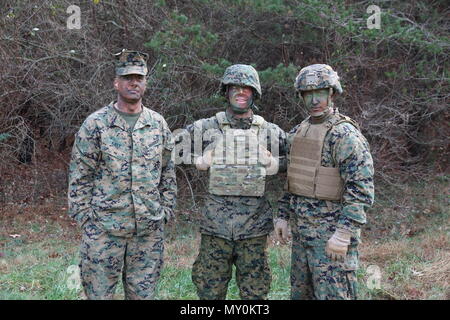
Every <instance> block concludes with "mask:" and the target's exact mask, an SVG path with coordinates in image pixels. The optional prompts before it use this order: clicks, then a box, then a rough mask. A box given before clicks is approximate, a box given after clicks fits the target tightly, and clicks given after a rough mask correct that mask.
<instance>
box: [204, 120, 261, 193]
mask: <svg viewBox="0 0 450 320" xmlns="http://www.w3.org/2000/svg"><path fill="white" fill-rule="evenodd" d="M216 118H217V121H218V122H219V126H220V129H221V130H222V133H223V134H222V137H221V139H219V140H218V142H217V144H216V146H215V148H214V150H213V153H212V163H211V167H210V169H209V170H210V171H209V192H210V193H212V194H215V195H222V196H224V195H226V196H253V197H260V196H262V195H264V191H265V186H266V169H265V167H264V166H263V165H262V164H261V163H260V161H258V151H259V147H258V146H259V129H260V128H261V127H262V126H263V125H264V124H265V120H264V118H262V117H260V116H257V115H254V116H253V122H252V124H251V127H250V129H247V130H243V129H232V128H231V123H230V122H229V121H228V119H227V117H226V115H225V112H219V113H217V114H216Z"/></svg>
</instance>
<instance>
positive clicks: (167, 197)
mask: <svg viewBox="0 0 450 320" xmlns="http://www.w3.org/2000/svg"><path fill="white" fill-rule="evenodd" d="M162 131H163V140H164V146H163V151H162V152H163V154H162V164H161V180H160V182H159V185H158V190H159V194H160V198H161V207H162V208H163V209H164V211H165V217H164V219H165V220H166V222H167V221H169V220H170V219H171V218H172V217H173V216H174V208H175V204H176V195H177V179H176V174H175V159H174V156H175V154H174V152H175V150H174V140H173V136H172V133H171V132H170V130H169V128H168V126H167V123H166V122H165V121H163V128H162Z"/></svg>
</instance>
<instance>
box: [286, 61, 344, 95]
mask: <svg viewBox="0 0 450 320" xmlns="http://www.w3.org/2000/svg"><path fill="white" fill-rule="evenodd" d="M327 88H333V89H334V92H337V93H339V94H340V93H342V92H343V90H342V87H341V84H340V82H339V76H338V74H337V73H336V72H335V71H334V70H333V69H332V68H331V67H330V66H329V65H327V64H312V65H310V66H307V67H304V68H303V69H302V70H300V72H299V74H298V75H297V78H295V90H296V91H297V92H298V91H310V90H317V89H327Z"/></svg>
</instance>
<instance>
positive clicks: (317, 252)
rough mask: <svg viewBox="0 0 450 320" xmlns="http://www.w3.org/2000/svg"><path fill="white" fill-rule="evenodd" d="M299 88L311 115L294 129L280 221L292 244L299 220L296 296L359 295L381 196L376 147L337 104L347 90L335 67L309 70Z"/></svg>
mask: <svg viewBox="0 0 450 320" xmlns="http://www.w3.org/2000/svg"><path fill="white" fill-rule="evenodd" d="M295 88H296V90H297V92H298V93H299V94H300V95H301V97H302V98H303V101H304V103H305V106H306V109H307V111H308V112H309V115H310V116H309V117H308V118H307V119H305V120H304V121H303V122H302V123H301V124H300V125H297V126H296V127H294V128H293V129H292V130H291V131H290V133H289V134H288V146H289V157H288V179H287V192H286V193H285V195H284V196H283V197H282V199H280V201H279V219H278V220H277V223H276V226H275V234H276V236H278V238H279V240H280V241H285V240H286V238H287V221H288V220H289V219H290V220H291V229H292V236H293V242H292V261H291V298H292V299H321V300H324V299H356V294H357V292H356V289H357V288H356V285H357V279H356V274H355V271H356V269H357V268H358V243H359V242H360V229H361V226H362V225H363V224H365V223H366V214H365V210H366V209H367V208H368V207H370V206H371V205H372V204H373V201H374V185H373V172H374V170H373V162H372V156H371V154H370V151H369V144H368V143H367V141H366V139H365V138H364V136H363V135H362V134H361V132H360V131H359V129H358V125H357V124H356V123H355V122H354V121H353V120H351V119H350V118H348V117H346V116H344V115H342V114H340V113H339V112H338V110H337V108H334V106H333V103H332V96H333V95H334V94H335V93H342V88H341V85H340V83H339V77H338V75H337V73H336V72H334V71H333V70H332V68H331V67H330V66H328V65H324V64H315V65H310V66H308V67H305V68H303V69H302V70H301V71H300V73H299V74H298V76H297V78H296V80H295Z"/></svg>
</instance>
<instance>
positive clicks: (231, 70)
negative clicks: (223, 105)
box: [220, 64, 261, 99]
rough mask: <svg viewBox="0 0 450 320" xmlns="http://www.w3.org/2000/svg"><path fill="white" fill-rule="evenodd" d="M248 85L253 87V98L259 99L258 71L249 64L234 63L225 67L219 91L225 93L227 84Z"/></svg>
mask: <svg viewBox="0 0 450 320" xmlns="http://www.w3.org/2000/svg"><path fill="white" fill-rule="evenodd" d="M230 84H234V85H238V86H249V87H252V88H253V89H254V92H255V98H257V99H261V85H260V83H259V76H258V72H257V71H256V70H255V68H253V67H252V66H250V65H247V64H235V65H232V66H230V67H228V68H226V69H225V72H224V74H223V77H222V80H221V82H220V92H221V94H222V95H225V93H226V90H227V85H230Z"/></svg>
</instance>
